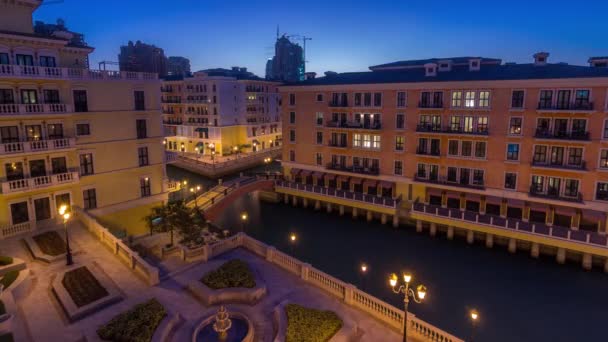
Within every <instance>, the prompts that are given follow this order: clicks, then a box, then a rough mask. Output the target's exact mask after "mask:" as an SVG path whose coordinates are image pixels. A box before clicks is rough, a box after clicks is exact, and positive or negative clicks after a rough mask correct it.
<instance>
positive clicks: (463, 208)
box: [460, 193, 467, 211]
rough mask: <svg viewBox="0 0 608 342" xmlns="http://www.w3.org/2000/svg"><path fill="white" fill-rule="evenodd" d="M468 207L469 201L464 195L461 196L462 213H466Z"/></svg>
mask: <svg viewBox="0 0 608 342" xmlns="http://www.w3.org/2000/svg"><path fill="white" fill-rule="evenodd" d="M466 207H467V200H466V196H465V194H464V193H461V194H460V211H464V210H465V209H466Z"/></svg>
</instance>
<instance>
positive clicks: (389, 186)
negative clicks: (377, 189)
mask: <svg viewBox="0 0 608 342" xmlns="http://www.w3.org/2000/svg"><path fill="white" fill-rule="evenodd" d="M393 185H395V183H391V182H386V181H380V186H381V187H382V188H384V189H392V188H393Z"/></svg>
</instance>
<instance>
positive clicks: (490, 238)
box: [486, 234, 494, 248]
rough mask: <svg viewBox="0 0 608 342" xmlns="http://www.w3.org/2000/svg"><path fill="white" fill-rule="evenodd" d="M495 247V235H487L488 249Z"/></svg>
mask: <svg viewBox="0 0 608 342" xmlns="http://www.w3.org/2000/svg"><path fill="white" fill-rule="evenodd" d="M493 246H494V235H492V234H486V247H488V248H492V247H493Z"/></svg>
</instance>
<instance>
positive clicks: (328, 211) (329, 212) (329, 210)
mask: <svg viewBox="0 0 608 342" xmlns="http://www.w3.org/2000/svg"><path fill="white" fill-rule="evenodd" d="M332 209H333V208H332V206H331V203H329V202H327V213H328V214H331V211H332Z"/></svg>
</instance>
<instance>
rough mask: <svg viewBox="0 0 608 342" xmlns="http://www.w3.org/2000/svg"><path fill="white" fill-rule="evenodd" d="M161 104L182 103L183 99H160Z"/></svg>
mask: <svg viewBox="0 0 608 342" xmlns="http://www.w3.org/2000/svg"><path fill="white" fill-rule="evenodd" d="M160 103H182V100H181V99H163V98H161V99H160Z"/></svg>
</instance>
